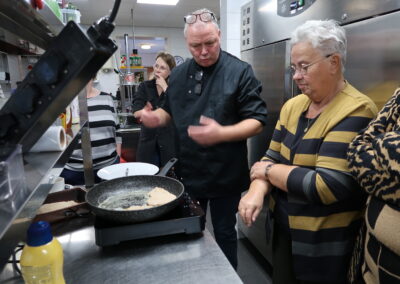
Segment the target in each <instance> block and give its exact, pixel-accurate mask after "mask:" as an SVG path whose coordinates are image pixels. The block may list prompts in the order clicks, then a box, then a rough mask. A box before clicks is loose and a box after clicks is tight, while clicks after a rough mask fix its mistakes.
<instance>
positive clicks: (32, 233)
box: [26, 221, 53, 247]
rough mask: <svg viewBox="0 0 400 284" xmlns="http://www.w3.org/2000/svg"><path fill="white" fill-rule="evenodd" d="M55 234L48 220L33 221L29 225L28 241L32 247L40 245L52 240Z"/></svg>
mask: <svg viewBox="0 0 400 284" xmlns="http://www.w3.org/2000/svg"><path fill="white" fill-rule="evenodd" d="M52 239H53V235H52V233H51V230H50V224H49V223H48V222H46V221H39V222H35V223H32V224H31V225H30V226H29V229H28V234H27V240H26V243H27V244H28V246H31V247H38V246H41V245H44V244H47V243H49V242H51V240H52Z"/></svg>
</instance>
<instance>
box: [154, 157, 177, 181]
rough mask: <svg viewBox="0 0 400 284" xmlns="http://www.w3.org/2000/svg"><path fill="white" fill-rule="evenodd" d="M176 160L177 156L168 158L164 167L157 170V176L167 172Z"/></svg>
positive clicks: (163, 175) (164, 174)
mask: <svg viewBox="0 0 400 284" xmlns="http://www.w3.org/2000/svg"><path fill="white" fill-rule="evenodd" d="M177 161H178V159H177V158H172V159H170V160H169V161H168V162H167V163H166V164H165V165H164V167H163V168H162V169H161V170H160V171H159V172H158V174H157V176H162V177H165V176H166V174H167V173H168V172H169V170H170V169H171V168H172V167H173V166H174V165H175V163H176V162H177Z"/></svg>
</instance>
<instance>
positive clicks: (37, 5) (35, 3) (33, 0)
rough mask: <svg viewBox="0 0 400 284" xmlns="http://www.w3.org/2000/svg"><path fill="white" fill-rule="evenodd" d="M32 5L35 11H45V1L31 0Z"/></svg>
mask: <svg viewBox="0 0 400 284" xmlns="http://www.w3.org/2000/svg"><path fill="white" fill-rule="evenodd" d="M31 5H32V7H33V8H35V9H39V10H41V9H43V0H31Z"/></svg>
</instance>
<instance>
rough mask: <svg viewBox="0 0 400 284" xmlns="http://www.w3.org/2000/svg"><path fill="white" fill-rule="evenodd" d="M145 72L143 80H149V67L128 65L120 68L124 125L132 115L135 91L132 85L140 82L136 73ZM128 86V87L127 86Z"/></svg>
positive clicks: (122, 123)
mask: <svg viewBox="0 0 400 284" xmlns="http://www.w3.org/2000/svg"><path fill="white" fill-rule="evenodd" d="M137 73H143V80H144V81H145V80H147V69H146V68H139V67H127V68H120V69H119V86H120V88H119V89H120V94H121V98H120V100H121V113H119V116H122V117H123V119H122V122H121V125H122V126H124V125H125V124H126V123H127V117H128V116H132V102H133V95H134V91H133V90H132V86H135V89H136V86H138V85H139V84H140V82H137V80H136V74H137ZM126 86H127V87H126Z"/></svg>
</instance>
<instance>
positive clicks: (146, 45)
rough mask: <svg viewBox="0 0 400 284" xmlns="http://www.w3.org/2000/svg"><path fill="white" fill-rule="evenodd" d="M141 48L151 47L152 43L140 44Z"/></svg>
mask: <svg viewBox="0 0 400 284" xmlns="http://www.w3.org/2000/svg"><path fill="white" fill-rule="evenodd" d="M140 48H141V49H151V45H150V44H142V45H140Z"/></svg>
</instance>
